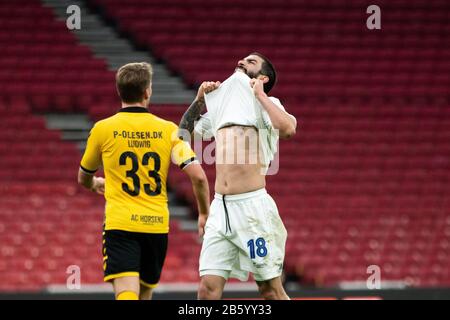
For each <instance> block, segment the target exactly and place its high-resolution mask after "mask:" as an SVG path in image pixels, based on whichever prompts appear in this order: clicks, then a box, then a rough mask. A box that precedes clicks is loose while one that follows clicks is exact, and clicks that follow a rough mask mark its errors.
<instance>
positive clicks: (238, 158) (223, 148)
mask: <svg viewBox="0 0 450 320" xmlns="http://www.w3.org/2000/svg"><path fill="white" fill-rule="evenodd" d="M265 186H266V178H265V175H264V166H263V165H262V164H261V160H260V157H259V137H258V131H257V129H256V128H255V127H250V126H237V125H233V126H227V127H224V128H221V129H219V131H218V132H217V136H216V183H215V191H216V192H217V193H219V194H224V195H231V194H241V193H246V192H251V191H255V190H258V189H261V188H264V187H265Z"/></svg>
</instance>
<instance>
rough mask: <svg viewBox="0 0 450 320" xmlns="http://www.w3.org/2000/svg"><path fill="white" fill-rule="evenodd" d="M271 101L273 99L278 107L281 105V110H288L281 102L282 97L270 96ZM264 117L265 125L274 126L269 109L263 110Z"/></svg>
mask: <svg viewBox="0 0 450 320" xmlns="http://www.w3.org/2000/svg"><path fill="white" fill-rule="evenodd" d="M269 99H270V101H272V102H273V103H274V104H275V105H276V106H277V107H279V108H280V109H281V110H283V111H286V109H285V108H284V106H283V105H282V104H281V101H280V99H277V98H275V97H269ZM262 118H263V123H264V127H266V128H272V121H270V117H269V114H268V113H267V111H265V110H263V112H262Z"/></svg>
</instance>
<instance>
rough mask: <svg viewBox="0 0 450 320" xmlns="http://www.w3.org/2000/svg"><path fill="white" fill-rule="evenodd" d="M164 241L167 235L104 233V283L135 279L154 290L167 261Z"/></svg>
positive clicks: (166, 239)
mask: <svg viewBox="0 0 450 320" xmlns="http://www.w3.org/2000/svg"><path fill="white" fill-rule="evenodd" d="M167 241H168V235H167V233H166V234H156V233H139V232H129V231H122V230H106V231H104V232H103V270H104V281H111V280H113V279H116V278H120V277H126V276H138V277H139V279H140V282H141V284H142V285H144V286H147V287H150V288H154V287H156V285H157V284H158V282H159V278H160V276H161V270H162V267H163V265H164V260H165V258H166V252H167Z"/></svg>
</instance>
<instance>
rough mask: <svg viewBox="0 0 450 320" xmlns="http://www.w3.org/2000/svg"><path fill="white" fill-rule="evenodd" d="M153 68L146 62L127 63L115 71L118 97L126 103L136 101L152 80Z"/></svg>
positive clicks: (142, 96)
mask: <svg viewBox="0 0 450 320" xmlns="http://www.w3.org/2000/svg"><path fill="white" fill-rule="evenodd" d="M152 76H153V69H152V66H151V65H150V64H149V63H147V62H134V63H128V64H126V65H124V66H122V67H120V69H119V70H118V71H117V73H116V87H117V92H118V93H119V96H120V99H121V100H122V101H123V102H126V103H138V102H141V101H142V100H143V99H144V92H145V90H146V89H147V88H149V87H150V84H151V82H152Z"/></svg>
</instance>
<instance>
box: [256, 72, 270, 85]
mask: <svg viewBox="0 0 450 320" xmlns="http://www.w3.org/2000/svg"><path fill="white" fill-rule="evenodd" d="M258 79H260V80H262V82H263V83H267V82H269V77H268V76H266V75H263V74H260V75H259V76H258Z"/></svg>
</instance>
